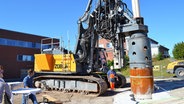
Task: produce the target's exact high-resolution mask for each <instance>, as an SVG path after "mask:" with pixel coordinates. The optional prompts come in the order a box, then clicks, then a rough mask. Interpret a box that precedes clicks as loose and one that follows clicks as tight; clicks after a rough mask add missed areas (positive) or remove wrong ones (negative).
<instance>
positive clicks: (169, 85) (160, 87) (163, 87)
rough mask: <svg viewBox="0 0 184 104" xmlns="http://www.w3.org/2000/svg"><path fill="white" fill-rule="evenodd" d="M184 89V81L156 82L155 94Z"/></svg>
mask: <svg viewBox="0 0 184 104" xmlns="http://www.w3.org/2000/svg"><path fill="white" fill-rule="evenodd" d="M181 87H184V79H178V80H176V79H170V80H161V81H155V82H154V88H155V93H159V92H163V91H170V90H174V89H178V88H181Z"/></svg>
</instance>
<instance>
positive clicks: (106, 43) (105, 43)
mask: <svg viewBox="0 0 184 104" xmlns="http://www.w3.org/2000/svg"><path fill="white" fill-rule="evenodd" d="M128 40H129V37H126V38H125V42H124V43H123V44H124V52H125V54H126V55H128V51H129V46H128ZM149 41H150V44H151V54H152V57H153V58H154V57H156V56H157V55H158V54H159V53H161V54H162V56H163V57H164V58H167V57H169V56H170V55H169V52H168V51H169V49H168V48H166V47H164V46H162V45H160V44H159V43H158V42H157V41H155V40H153V39H151V38H149ZM99 47H102V48H106V50H107V54H108V57H107V60H113V46H112V43H111V42H110V40H106V39H103V38H101V39H99Z"/></svg>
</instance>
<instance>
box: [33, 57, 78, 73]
mask: <svg viewBox="0 0 184 104" xmlns="http://www.w3.org/2000/svg"><path fill="white" fill-rule="evenodd" d="M34 69H35V71H36V72H44V71H45V72H72V73H75V72H77V70H76V63H75V60H74V56H73V54H35V63H34Z"/></svg>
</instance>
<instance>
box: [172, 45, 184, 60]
mask: <svg viewBox="0 0 184 104" xmlns="http://www.w3.org/2000/svg"><path fill="white" fill-rule="evenodd" d="M172 53H173V56H174V58H175V59H184V42H181V43H177V44H175V45H174V49H173V51H172Z"/></svg>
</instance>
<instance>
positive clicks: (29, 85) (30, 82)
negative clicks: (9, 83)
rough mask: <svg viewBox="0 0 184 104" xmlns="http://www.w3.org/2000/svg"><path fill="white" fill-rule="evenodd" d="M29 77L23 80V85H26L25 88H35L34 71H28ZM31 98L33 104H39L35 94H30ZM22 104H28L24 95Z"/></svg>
mask: <svg viewBox="0 0 184 104" xmlns="http://www.w3.org/2000/svg"><path fill="white" fill-rule="evenodd" d="M27 73H28V75H27V76H26V77H25V78H24V79H23V83H24V88H33V76H34V73H35V72H34V70H32V69H29V70H28V71H27ZM29 98H30V99H31V101H32V102H33V104H38V102H37V99H36V95H34V94H30V95H29ZM22 104H26V97H25V96H24V95H23V98H22Z"/></svg>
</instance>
